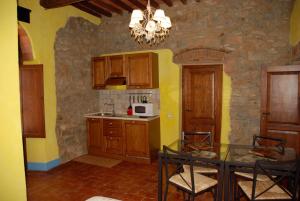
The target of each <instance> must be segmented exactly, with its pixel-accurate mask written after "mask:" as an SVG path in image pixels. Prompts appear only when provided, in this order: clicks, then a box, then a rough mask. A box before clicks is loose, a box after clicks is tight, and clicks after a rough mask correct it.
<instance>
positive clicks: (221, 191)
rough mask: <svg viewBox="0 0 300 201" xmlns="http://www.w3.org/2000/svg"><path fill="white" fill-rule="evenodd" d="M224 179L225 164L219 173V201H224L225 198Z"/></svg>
mask: <svg viewBox="0 0 300 201" xmlns="http://www.w3.org/2000/svg"><path fill="white" fill-rule="evenodd" d="M223 178H224V164H222V165H221V167H220V171H219V172H218V191H217V192H218V193H217V200H218V201H222V196H223Z"/></svg>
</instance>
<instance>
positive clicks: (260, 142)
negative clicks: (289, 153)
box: [252, 135, 286, 153]
mask: <svg viewBox="0 0 300 201" xmlns="http://www.w3.org/2000/svg"><path fill="white" fill-rule="evenodd" d="M252 145H253V146H254V147H257V146H270V145H271V146H274V147H276V148H277V150H278V152H279V153H284V151H285V150H284V148H285V146H286V141H285V140H284V139H280V138H274V137H267V136H260V135H254V136H253V142H252Z"/></svg>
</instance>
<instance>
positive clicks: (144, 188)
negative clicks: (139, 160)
mask: <svg viewBox="0 0 300 201" xmlns="http://www.w3.org/2000/svg"><path fill="white" fill-rule="evenodd" d="M27 191H28V192H27V195H28V200H29V201H83V200H86V199H87V198H89V197H92V196H95V195H100V196H105V197H111V198H115V199H120V200H123V201H154V200H157V163H153V164H151V165H145V164H135V163H130V162H122V163H120V164H119V165H116V166H115V167H113V168H102V167H99V166H94V165H88V164H84V163H79V162H73V161H71V162H68V163H66V164H64V165H62V166H60V167H58V168H55V169H53V170H50V171H48V172H28V173H27ZM170 191H171V192H170V193H169V194H168V200H169V201H177V200H178V201H179V200H180V201H182V193H180V192H177V191H176V190H175V189H172V188H171V189H170ZM197 200H212V197H211V193H204V194H203V195H201V196H199V197H198V199H197Z"/></svg>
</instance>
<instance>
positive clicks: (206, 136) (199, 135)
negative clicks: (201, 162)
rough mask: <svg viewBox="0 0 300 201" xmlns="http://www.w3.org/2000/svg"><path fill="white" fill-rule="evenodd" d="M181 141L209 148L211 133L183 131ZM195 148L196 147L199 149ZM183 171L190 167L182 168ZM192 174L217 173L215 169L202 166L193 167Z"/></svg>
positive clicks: (211, 141)
mask: <svg viewBox="0 0 300 201" xmlns="http://www.w3.org/2000/svg"><path fill="white" fill-rule="evenodd" d="M181 139H183V141H184V142H185V143H190V142H193V141H194V142H195V141H196V143H197V144H199V145H200V146H203V148H205V147H211V146H212V143H213V140H212V133H211V132H209V131H208V132H199V131H194V132H188V131H183V132H182V137H181ZM200 146H197V147H200ZM183 169H184V171H188V170H189V169H190V167H189V166H188V165H184V166H183ZM194 172H195V173H200V174H216V173H217V172H218V170H217V169H215V168H210V167H203V166H197V167H196V166H195V167H194Z"/></svg>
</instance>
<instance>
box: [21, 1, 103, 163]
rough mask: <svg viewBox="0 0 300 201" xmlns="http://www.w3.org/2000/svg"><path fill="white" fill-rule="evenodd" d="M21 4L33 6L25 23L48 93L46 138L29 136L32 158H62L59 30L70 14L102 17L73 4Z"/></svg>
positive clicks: (49, 159)
mask: <svg viewBox="0 0 300 201" xmlns="http://www.w3.org/2000/svg"><path fill="white" fill-rule="evenodd" d="M19 5H20V6H23V7H26V8H29V9H31V10H32V11H31V22H30V24H27V23H21V25H22V26H23V28H24V29H25V30H26V32H27V34H28V36H29V37H30V38H31V43H32V48H33V51H34V60H33V61H32V62H27V63H31V64H32V63H34V64H36V63H37V64H43V65H44V94H45V126H46V138H45V139H27V157H28V158H27V159H28V162H49V161H51V160H54V159H57V158H58V146H57V141H56V133H55V122H56V92H55V58H54V42H55V36H56V32H57V31H58V29H59V28H61V27H63V26H64V25H65V24H66V22H67V20H68V18H69V17H70V16H81V17H84V18H85V19H87V20H89V21H91V22H93V23H95V24H99V23H100V19H99V18H96V17H93V16H91V15H88V14H87V13H84V12H82V11H80V10H78V9H76V8H74V7H72V6H67V7H63V8H56V9H49V10H45V9H44V8H42V7H41V6H40V5H39V1H38V0H34V1H33V0H19Z"/></svg>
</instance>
